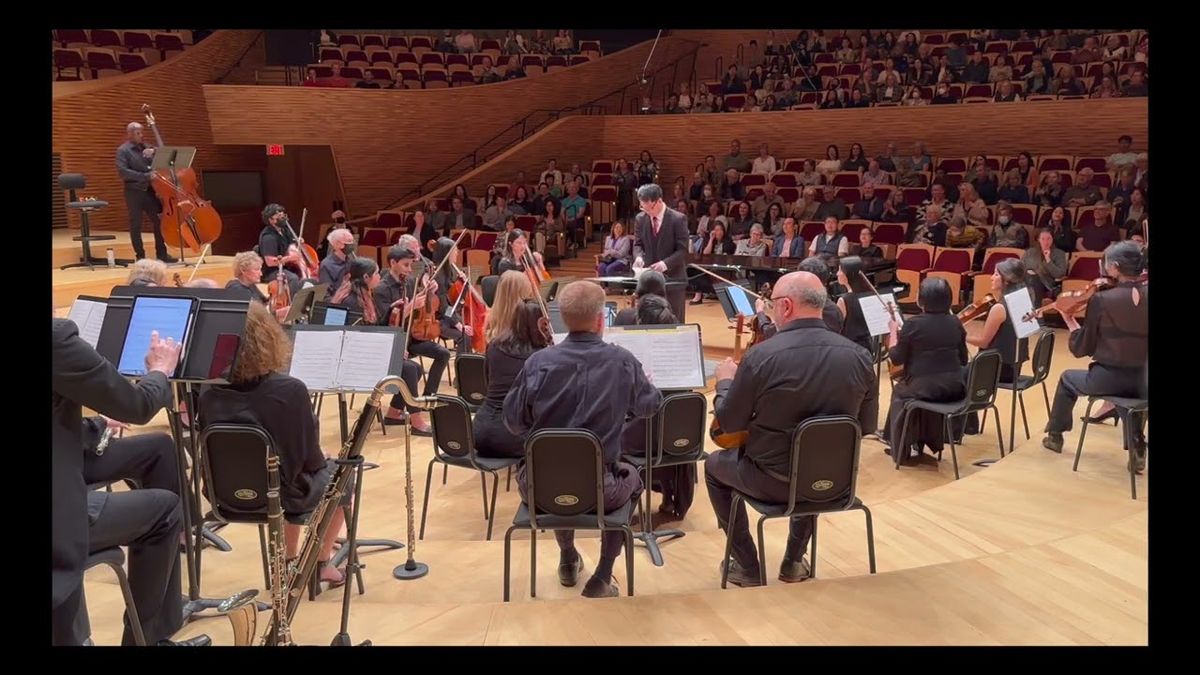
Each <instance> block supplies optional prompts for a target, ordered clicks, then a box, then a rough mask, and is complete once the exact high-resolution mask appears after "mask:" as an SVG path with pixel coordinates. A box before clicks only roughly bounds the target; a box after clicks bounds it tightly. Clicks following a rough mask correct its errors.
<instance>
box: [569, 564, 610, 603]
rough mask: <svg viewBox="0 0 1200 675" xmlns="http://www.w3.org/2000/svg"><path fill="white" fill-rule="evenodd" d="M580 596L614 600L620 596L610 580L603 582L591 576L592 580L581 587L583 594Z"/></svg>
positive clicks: (603, 580)
mask: <svg viewBox="0 0 1200 675" xmlns="http://www.w3.org/2000/svg"><path fill="white" fill-rule="evenodd" d="M560 569H561V567H560ZM580 595H582V596H583V597H585V598H615V597H617V596H619V595H621V591H620V589H618V588H617V585H616V584H614V583H613V582H612V578H609V579H607V580H605V579H601V578H600V577H598V576H596V575H592V578H591V579H588V580H587V583H586V584H584V585H583V593H581V594H580Z"/></svg>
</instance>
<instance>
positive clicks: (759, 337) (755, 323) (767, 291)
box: [746, 284, 771, 349]
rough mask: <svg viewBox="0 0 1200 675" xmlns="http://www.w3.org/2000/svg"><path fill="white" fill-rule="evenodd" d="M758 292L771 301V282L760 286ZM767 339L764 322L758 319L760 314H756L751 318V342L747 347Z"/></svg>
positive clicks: (764, 298)
mask: <svg viewBox="0 0 1200 675" xmlns="http://www.w3.org/2000/svg"><path fill="white" fill-rule="evenodd" d="M758 293H759V295H760V296H761V297H762V299H763V300H764V301H770V300H771V284H763V285H762V286H760V287H759V289H758ZM766 339H767V338H766V336H765V335H763V325H762V322H761V321H759V320H758V314H755V315H754V318H752V319H750V344H749V345H747V346H746V349H750V348H751V347H753V346H754V345H756V344H758V343H760V342H762V341H763V340H766Z"/></svg>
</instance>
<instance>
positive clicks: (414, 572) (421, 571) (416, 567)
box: [392, 560, 429, 581]
mask: <svg viewBox="0 0 1200 675" xmlns="http://www.w3.org/2000/svg"><path fill="white" fill-rule="evenodd" d="M426 574H429V565H426V564H425V563H423V562H417V561H415V560H411V561H408V562H406V563H404V564H403V565H397V566H396V569H394V570H392V576H393V577H396V578H397V579H402V580H404V581H410V580H412V579H420V578H421V577H423V576H425V575H426Z"/></svg>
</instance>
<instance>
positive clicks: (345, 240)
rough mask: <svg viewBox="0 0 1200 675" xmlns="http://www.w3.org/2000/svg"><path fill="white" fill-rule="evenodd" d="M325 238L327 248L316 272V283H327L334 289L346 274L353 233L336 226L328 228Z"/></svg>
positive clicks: (352, 246)
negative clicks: (327, 244)
mask: <svg viewBox="0 0 1200 675" xmlns="http://www.w3.org/2000/svg"><path fill="white" fill-rule="evenodd" d="M325 240H326V241H327V242H329V249H328V252H327V253H326V254H325V259H324V260H322V261H321V268H320V270H318V272H317V283H321V284H329V288H332V289H335V290H336V289H337V287H338V286H341V285H342V279H343V278H344V277H345V276H346V264H347V262H346V261H347V254H348V253H349V252H350V251H351V250H353V248H354V233H353V232H351V231H350V230H348V229H346V228H345V227H338V228H334V229H332V230H330V231H329V234H328V235H326V236H325Z"/></svg>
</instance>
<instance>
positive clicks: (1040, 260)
mask: <svg viewBox="0 0 1200 675" xmlns="http://www.w3.org/2000/svg"><path fill="white" fill-rule="evenodd" d="M1021 262H1023V263H1025V270H1026V274H1028V276H1029V290H1031V291H1032V292H1033V306H1034V307H1038V306H1039V305H1040V304H1041V302H1042V300H1043V299H1045V298H1050V299H1053V298H1054V296H1056V295H1058V289H1059V285H1060V282H1059V279H1062V278H1063V277H1065V276H1066V275H1067V254H1066V253H1064V252H1063V251H1062V250H1061V249H1059V248H1058V247H1057V246H1055V245H1054V232H1052V231H1050V229H1049V228H1044V229H1042V230H1041V231H1040V232H1038V236H1037V241H1036V242H1034V244H1033V246H1030V247H1029V248H1028V249H1026V251H1025V255H1024V256H1023V257H1022V258H1021Z"/></svg>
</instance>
